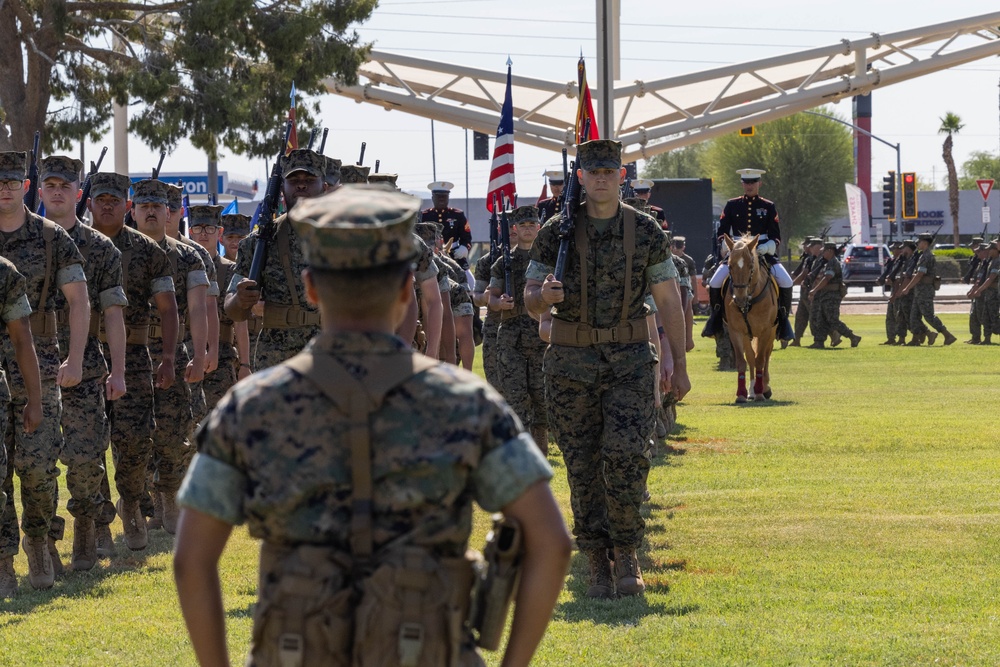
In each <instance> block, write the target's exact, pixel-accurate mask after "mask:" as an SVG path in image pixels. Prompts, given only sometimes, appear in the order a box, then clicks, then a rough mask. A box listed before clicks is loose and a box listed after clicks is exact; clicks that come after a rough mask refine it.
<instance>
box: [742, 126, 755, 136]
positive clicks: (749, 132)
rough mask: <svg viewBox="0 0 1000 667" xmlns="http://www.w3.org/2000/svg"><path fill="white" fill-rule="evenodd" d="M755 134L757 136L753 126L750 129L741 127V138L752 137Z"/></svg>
mask: <svg viewBox="0 0 1000 667" xmlns="http://www.w3.org/2000/svg"><path fill="white" fill-rule="evenodd" d="M754 134H755V132H754V129H753V125H751V126H750V127H741V128H740V136H741V137H752V136H753V135H754Z"/></svg>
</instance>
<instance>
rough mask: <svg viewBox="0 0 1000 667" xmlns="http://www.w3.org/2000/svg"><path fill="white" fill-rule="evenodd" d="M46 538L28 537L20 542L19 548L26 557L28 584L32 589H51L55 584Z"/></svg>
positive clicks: (54, 574)
mask: <svg viewBox="0 0 1000 667" xmlns="http://www.w3.org/2000/svg"><path fill="white" fill-rule="evenodd" d="M48 539H49V538H48V537H46V536H45V535H42V536H40V537H29V536H28V535H25V536H24V538H23V539H22V540H21V547H22V548H23V549H24V554H25V555H26V556H27V557H28V582H29V583H30V584H31V587H32V588H36V589H40V588H52V584H54V583H55V582H56V573H55V572H54V571H53V570H52V557H51V556H50V555H49V545H48Z"/></svg>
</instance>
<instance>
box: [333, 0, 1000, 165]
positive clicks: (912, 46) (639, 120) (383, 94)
mask: <svg viewBox="0 0 1000 667" xmlns="http://www.w3.org/2000/svg"><path fill="white" fill-rule="evenodd" d="M613 1H614V0H603V2H613ZM601 4H602V0H598V15H599V17H600V13H601V9H602V7H601ZM617 32H618V31H617V27H616V26H613V27H607V26H606V27H605V28H604V29H601V30H599V31H598V34H599V36H601V38H602V39H604V40H605V42H604V43H603V46H604V47H605V48H604V49H603V51H602V49H598V52H599V53H601V52H603V53H611V52H614V51H615V48H614V47H615V44H614V42H613V40H614V37H615V36H616V35H617ZM997 55H1000V12H993V13H991V14H984V15H981V16H974V17H971V18H966V19H960V20H956V21H950V22H947V23H940V24H936V25H931V26H926V27H922V28H914V29H911V30H904V31H901V32H896V33H891V34H886V35H878V34H875V33H872V35H871V36H870V37H867V38H865V39H861V40H853V41H851V40H846V39H844V40H841V42H840V43H837V44H832V45H830V46H825V47H818V48H813V49H808V50H805V51H799V52H795V53H790V54H787V55H781V56H774V57H770V58H764V59H761V60H755V61H752V62H747V63H742V64H737V65H729V66H725V67H717V68H713V69H709V70H705V71H702V72H696V73H693V74H685V75H681V76H673V77H668V78H665V79H660V80H656V81H633V82H628V83H626V82H624V81H618V82H616V83H615V84H614V85H613V87H612V91H611V92H612V94H611V95H610V96H609V95H605V94H602V90H601V86H602V85H603V80H604V79H607V78H610V77H608V76H607V75H605V76H601V72H603V71H605V70H609V68H608V66H607V61H606V60H605V62H599V63H598V83H597V86H595V87H592V89H591V92H592V94H593V96H594V98H595V103H596V104H595V106H596V108H597V115H598V121H599V122H600V123H601V126H602V133H601V134H602V136H608V134H609V133H608V132H607V131H606V130H605V129H603V128H607V127H608V125H607V122H606V120H605V119H601V118H600V115H601V113H602V110H608V109H611V110H613V117H614V124H613V132H611V134H612V135H613V136H614V137H615V138H617V139H618V140H619V141H621V142H622V143H623V144H624V149H625V150H624V155H623V158H624V160H625V161H626V162H631V161H633V160H636V159H638V158H650V157H652V156H654V155H656V154H658V153H663V152H666V151H669V150H673V149H675V148H680V147H683V146H686V145H689V144H693V143H697V142H699V141H702V140H705V139H709V138H711V137H714V136H717V135H720V134H724V133H728V132H735V131H737V130H738V129H739V128H742V127H746V126H748V125H753V124H758V123H762V122H765V121H768V120H774V119H777V118H781V117H784V116H788V115H791V114H794V113H797V112H800V111H804V110H806V109H811V108H814V107H817V106H821V105H823V104H826V103H828V102H835V101H838V100H840V99H843V98H845V97H853V96H856V95H863V94H867V93H870V92H871V91H872V90H874V89H876V88H879V87H884V86H889V85H892V84H894V83H899V82H901V81H906V80H909V79H913V78H915V77H919V76H923V75H925V74H930V73H932V72H937V71H940V70H943V69H948V68H951V67H956V66H958V65H963V64H966V63H970V62H973V61H976V60H981V59H984V58H989V57H993V56H997ZM614 69H617V66H615V67H614ZM359 73H360V77H361V82H360V83H359V84H358V85H355V86H347V85H343V84H342V83H339V82H337V81H334V80H332V79H329V80H327V81H326V85H327V88H328V89H329V90H330V91H331V92H333V93H335V94H337V95H342V96H345V97H349V98H351V99H354V100H356V101H358V102H368V103H371V104H376V105H379V106H382V107H384V108H385V109H390V110H392V109H397V110H400V111H404V112H406V113H410V114H415V115H418V116H423V117H425V118H431V119H434V120H440V121H443V122H447V123H451V124H454V125H458V126H460V127H464V128H469V129H472V130H477V131H479V132H483V133H486V134H493V133H494V132H495V131H496V125H497V119H498V118H499V113H500V105H501V103H502V102H503V96H504V87H505V85H506V72H501V71H497V72H491V71H487V70H482V69H476V68H472V67H465V66H463V65H457V64H451V63H441V62H436V61H431V60H423V59H419V58H413V57H409V56H403V55H398V54H393V53H387V52H384V51H373V52H372V53H371V58H370V60H369V61H368V62H367V63H365V64H364V65H362V67H361V69H360V72H359ZM512 85H513V86H514V88H515V90H514V92H513V98H514V102H515V108H514V132H515V134H516V136H517V140H518V141H519V142H525V143H528V144H531V145H534V146H539V147H541V148H548V149H551V150H553V151H560V150H562V149H563V148H567V149H569V151H570V152H572V151H573V148H574V146H573V139H574V137H573V124H574V120H575V118H576V110H577V99H578V94H579V90H578V87H577V83H576V81H563V82H560V81H547V80H543V79H536V78H532V77H526V76H514V77H513V78H512ZM605 113H606V112H605Z"/></svg>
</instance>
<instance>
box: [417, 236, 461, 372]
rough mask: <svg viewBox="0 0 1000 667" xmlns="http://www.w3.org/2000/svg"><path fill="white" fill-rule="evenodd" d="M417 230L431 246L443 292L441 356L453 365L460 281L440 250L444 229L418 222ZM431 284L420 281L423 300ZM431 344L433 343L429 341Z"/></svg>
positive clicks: (420, 295) (441, 291) (420, 292)
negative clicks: (457, 289)
mask: <svg viewBox="0 0 1000 667" xmlns="http://www.w3.org/2000/svg"><path fill="white" fill-rule="evenodd" d="M415 229H416V231H415V232H414V233H415V234H416V235H417V236H418V237H420V239H421V240H422V241H423V242H424V243H425V244H426V245H427V247H428V248H430V249H431V252H432V253H433V254H432V258H433V260H434V265H435V266H436V267H437V291H438V293H439V294H440V295H441V336H440V339H441V343H440V345H439V349H440V355H439V356H440V358H441V359H442V360H443V361H447V362H448V363H451V364H454V363H457V362H458V356H457V347H458V342H457V340H458V339H457V331H456V330H457V319H456V315H455V312H454V310H453V309H454V306H456V305H458V304H459V299H458V298H456V291H455V287H456V285H457V283H456V282H455V280H454V276H455V275H456V274H455V272H454V267H453V266H452V265H451V264H449V263H448V262H446V261H445V258H444V257H443V253H442V252H441V230H440V228H439V227H438V226H437V225H435V224H433V223H429V222H418V223H417V224H416V227H415ZM460 270H461V269H459V271H460ZM429 287H430V285H429V281H427V282H425V283H421V285H420V289H418V290H417V295H418V297H419V298H420V300H421V303H422V302H423V300H424V299H425V295H424V292H425V291H426V290H427V289H428V288H429ZM470 303H471V298H470ZM423 317H424V313H423V309H421V318H423ZM429 345H430V343H429V342H428V346H429Z"/></svg>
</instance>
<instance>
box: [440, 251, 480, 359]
mask: <svg viewBox="0 0 1000 667" xmlns="http://www.w3.org/2000/svg"><path fill="white" fill-rule="evenodd" d="M434 257H435V259H436V260H437V261H438V262H439V264H438V269H439V270H444V271H446V272H447V273H448V281H449V282H448V293H449V296H450V297H451V316H452V319H453V320H454V322H455V344H456V346H457V350H458V357H457V358H456V362H457V363H461V364H462V367H463V368H464V369H465V370H467V371H471V370H472V364H473V362H474V361H475V356H476V340H475V335H474V331H473V327H472V320H473V316H474V315H475V307H474V306H473V305H472V294H471V293H470V292H469V282H468V275H467V274H466V273H465V270H464V269H463V268H462V267H461V265H459V263H458V262H456V261H455V260H454V259H452V258H451V257H449V256H448V255H447V254H445V253H444V252H440V253H436V254H435V255H434Z"/></svg>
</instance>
